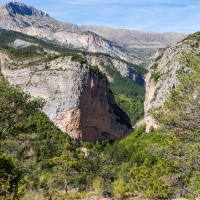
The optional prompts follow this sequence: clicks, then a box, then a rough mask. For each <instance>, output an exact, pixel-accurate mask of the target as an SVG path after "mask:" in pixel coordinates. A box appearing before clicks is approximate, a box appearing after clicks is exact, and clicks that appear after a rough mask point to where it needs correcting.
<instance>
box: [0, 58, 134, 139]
mask: <svg viewBox="0 0 200 200" xmlns="http://www.w3.org/2000/svg"><path fill="white" fill-rule="evenodd" d="M1 66H2V73H3V75H4V76H5V78H6V79H7V80H8V81H9V83H10V84H11V85H18V86H20V87H21V88H22V89H23V91H24V92H27V93H30V95H31V96H32V97H36V98H38V97H39V98H43V99H44V100H45V105H44V108H43V111H44V112H45V113H46V115H47V116H48V117H49V118H50V119H51V120H52V121H53V123H54V124H55V125H56V126H58V127H59V128H60V129H61V130H62V131H63V132H67V133H68V134H69V135H70V136H71V137H72V138H76V139H79V140H84V141H96V140H102V139H111V140H114V139H119V138H122V137H123V136H125V135H126V134H128V133H129V132H130V130H131V124H130V121H129V119H128V117H127V116H126V115H125V114H124V112H123V111H122V110H120V108H119V107H118V106H117V105H116V104H115V101H114V97H113V95H112V92H111V91H110V90H109V84H108V82H107V80H105V79H102V78H100V77H99V76H97V75H95V74H94V73H91V72H90V70H89V67H88V66H87V65H81V64H80V63H78V62H75V61H72V60H71V57H65V58H58V59H56V60H53V61H51V62H49V63H47V65H46V64H41V65H38V66H31V67H26V68H23V69H15V68H14V66H12V63H11V61H9V59H5V56H4V57H3V56H1Z"/></svg>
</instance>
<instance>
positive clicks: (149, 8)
mask: <svg viewBox="0 0 200 200" xmlns="http://www.w3.org/2000/svg"><path fill="white" fill-rule="evenodd" d="M7 2H9V1H4V0H0V5H3V4H5V3H7ZM20 2H23V3H25V4H27V5H31V6H33V7H36V8H38V9H40V10H42V11H45V12H47V13H48V14H50V15H51V16H52V17H54V18H56V19H58V20H60V21H66V22H71V23H75V24H78V25H98V26H107V27H113V28H126V29H133V30H141V31H151V32H171V31H172V32H184V33H193V32H196V31H199V30H200V0H34V1H31V0H20Z"/></svg>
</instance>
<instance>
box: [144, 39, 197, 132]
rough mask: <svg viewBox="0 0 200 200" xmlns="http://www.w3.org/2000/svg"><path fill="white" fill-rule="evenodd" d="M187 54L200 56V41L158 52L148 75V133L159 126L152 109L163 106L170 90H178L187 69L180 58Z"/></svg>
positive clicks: (146, 99)
mask: <svg viewBox="0 0 200 200" xmlns="http://www.w3.org/2000/svg"><path fill="white" fill-rule="evenodd" d="M185 53H193V54H196V55H199V54H200V42H199V39H198V40H196V39H190V38H188V39H185V40H183V41H181V42H180V43H178V44H176V45H175V46H173V47H171V48H168V49H167V50H166V51H163V50H162V51H158V52H157V53H156V54H155V59H154V62H153V63H152V64H151V67H150V70H149V72H148V73H147V75H146V78H145V79H146V81H145V82H146V98H145V105H144V108H145V123H146V125H147V126H146V131H147V132H149V131H150V130H151V128H152V127H153V128H157V127H158V124H157V123H156V121H155V120H154V119H153V117H152V115H151V114H150V110H151V109H155V108H158V107H159V106H161V105H163V103H164V101H165V99H166V97H167V95H168V94H169V90H170V88H176V87H177V85H178V84H179V80H178V73H179V72H180V71H181V70H183V68H185V66H183V65H181V63H180V58H181V57H182V56H183V55H184V54H185Z"/></svg>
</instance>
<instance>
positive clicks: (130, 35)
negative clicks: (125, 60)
mask: <svg viewBox="0 0 200 200" xmlns="http://www.w3.org/2000/svg"><path fill="white" fill-rule="evenodd" d="M82 28H83V29H85V30H88V31H91V32H94V33H96V34H98V35H100V36H101V37H103V38H106V39H108V40H111V41H114V42H116V43H117V44H119V45H121V46H122V47H124V48H125V49H127V50H128V52H129V54H130V55H133V56H134V55H135V56H136V57H137V58H140V60H141V62H144V61H148V59H149V58H150V57H151V56H152V55H153V53H154V52H155V51H156V50H157V49H159V48H166V47H169V46H172V45H174V44H176V43H177V42H179V41H180V40H182V39H183V38H185V37H186V36H187V34H183V33H153V32H149V33H148V32H141V31H136V30H127V29H112V28H108V27H101V26H82Z"/></svg>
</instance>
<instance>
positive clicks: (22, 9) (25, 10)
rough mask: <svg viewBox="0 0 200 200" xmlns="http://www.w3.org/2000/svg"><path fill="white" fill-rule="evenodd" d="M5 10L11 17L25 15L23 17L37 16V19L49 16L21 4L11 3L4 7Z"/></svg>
mask: <svg viewBox="0 0 200 200" xmlns="http://www.w3.org/2000/svg"><path fill="white" fill-rule="evenodd" d="M2 9H3V10H5V11H7V12H8V14H9V15H10V16H13V17H14V16H16V15H17V14H18V15H23V16H26V15H27V16H35V17H39V18H41V17H44V16H47V17H48V16H49V15H48V14H46V13H44V12H42V11H40V10H37V9H35V8H33V7H31V6H27V5H25V4H24V3H20V2H9V3H7V4H6V5H4V6H3V7H2Z"/></svg>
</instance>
